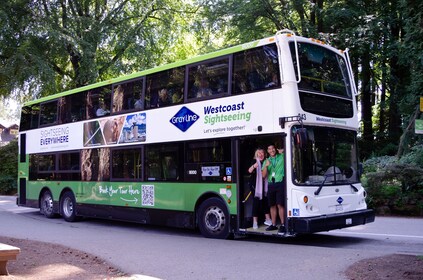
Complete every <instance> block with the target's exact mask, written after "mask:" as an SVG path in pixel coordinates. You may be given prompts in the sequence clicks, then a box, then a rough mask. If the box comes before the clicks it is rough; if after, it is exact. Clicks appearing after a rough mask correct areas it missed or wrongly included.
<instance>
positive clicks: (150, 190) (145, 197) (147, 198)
mask: <svg viewBox="0 0 423 280" xmlns="http://www.w3.org/2000/svg"><path fill="white" fill-rule="evenodd" d="M141 189H142V194H141V205H143V206H154V186H153V185H142V187H141Z"/></svg>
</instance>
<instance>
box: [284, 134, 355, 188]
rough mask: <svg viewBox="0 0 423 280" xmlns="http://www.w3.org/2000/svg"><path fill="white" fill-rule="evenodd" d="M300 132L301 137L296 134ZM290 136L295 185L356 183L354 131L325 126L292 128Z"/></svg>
mask: <svg viewBox="0 0 423 280" xmlns="http://www.w3.org/2000/svg"><path fill="white" fill-rule="evenodd" d="M300 133H301V134H302V137H299V134H300ZM291 135H292V140H293V143H294V145H293V159H292V160H293V171H294V174H293V175H294V182H295V183H296V184H304V185H316V184H322V183H323V182H324V184H325V185H336V184H346V183H347V184H352V183H358V173H357V170H358V160H357V159H358V157H357V143H356V140H355V139H356V132H354V131H346V130H341V129H334V128H324V127H305V129H304V128H302V129H301V128H300V127H293V128H292V131H291ZM299 139H301V140H299Z"/></svg>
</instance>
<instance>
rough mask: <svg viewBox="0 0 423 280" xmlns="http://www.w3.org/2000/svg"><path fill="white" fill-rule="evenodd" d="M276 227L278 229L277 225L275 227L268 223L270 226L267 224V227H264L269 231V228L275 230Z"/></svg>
mask: <svg viewBox="0 0 423 280" xmlns="http://www.w3.org/2000/svg"><path fill="white" fill-rule="evenodd" d="M277 229H278V227H277V226H274V225H270V226H268V227H267V228H266V231H270V230H277Z"/></svg>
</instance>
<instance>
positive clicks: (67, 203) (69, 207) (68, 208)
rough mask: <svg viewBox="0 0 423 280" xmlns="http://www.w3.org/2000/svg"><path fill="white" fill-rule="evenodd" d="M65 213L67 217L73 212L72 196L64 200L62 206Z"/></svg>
mask: <svg viewBox="0 0 423 280" xmlns="http://www.w3.org/2000/svg"><path fill="white" fill-rule="evenodd" d="M62 207H63V208H62V210H63V214H64V215H65V216H66V217H70V216H72V214H73V201H72V199H71V198H70V197H66V198H65V199H64V200H63V206H62Z"/></svg>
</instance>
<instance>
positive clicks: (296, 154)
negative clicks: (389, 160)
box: [17, 30, 374, 238]
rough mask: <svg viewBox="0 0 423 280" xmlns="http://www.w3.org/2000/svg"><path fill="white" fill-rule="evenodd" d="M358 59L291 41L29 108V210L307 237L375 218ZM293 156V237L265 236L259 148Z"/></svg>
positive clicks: (24, 158) (230, 51) (23, 181)
mask: <svg viewBox="0 0 423 280" xmlns="http://www.w3.org/2000/svg"><path fill="white" fill-rule="evenodd" d="M355 96H356V88H355V84H354V79H353V75H352V70H351V66H350V61H349V58H348V52H347V51H340V50H338V49H335V48H333V47H330V46H328V45H325V44H324V43H323V42H320V41H318V40H314V39H309V38H303V37H299V36H296V35H295V34H294V33H293V32H292V31H289V30H284V31H280V32H278V33H277V34H276V35H275V36H273V37H269V38H265V39H261V40H257V41H253V42H250V43H246V44H242V45H239V46H234V47H230V48H227V49H224V50H221V51H217V52H213V53H210V54H206V55H202V56H198V57H195V58H192V59H188V60H185V61H181V62H177V63H172V64H168V65H164V66H160V67H156V68H154V69H149V70H145V71H141V72H137V73H134V74H131V75H128V76H123V77H118V78H115V79H111V80H107V81H103V82H99V83H96V84H92V85H88V86H84V87H81V88H77V89H73V90H69V91H66V92H62V93H57V94H54V95H51V96H48V97H44V98H40V99H38V100H35V101H31V102H28V103H26V104H24V106H23V108H22V116H21V123H20V133H19V178H18V198H17V204H18V205H20V206H26V207H34V208H40V212H41V213H42V214H44V215H45V216H46V217H48V218H52V217H55V216H58V215H60V216H62V217H63V218H64V219H65V220H66V221H69V222H73V221H76V220H78V219H79V218H81V217H96V218H104V219H114V220H122V221H132V222H138V223H144V224H153V225H166V226H174V227H180V228H193V229H195V228H197V229H199V230H200V232H201V233H202V234H203V235H204V236H206V237H211V238H227V237H230V236H233V235H247V234H267V235H275V236H295V235H296V234H305V233H313V232H319V231H328V230H333V229H340V228H345V227H350V226H355V225H362V224H366V223H369V222H373V221H374V213H373V211H372V210H371V209H367V205H366V191H365V190H364V189H363V187H362V185H361V183H360V181H359V175H360V174H359V173H360V172H359V171H360V169H359V160H358V152H357V130H358V117H357V105H356V100H355ZM270 143H272V144H274V145H275V146H276V147H277V148H284V149H285V153H284V154H283V157H284V164H285V166H284V168H285V176H284V179H283V183H284V185H285V187H286V194H285V200H284V201H285V211H284V220H285V225H286V227H285V231H282V232H280V231H265V226H264V225H260V226H259V227H258V228H254V227H253V225H252V224H253V219H252V213H251V212H252V210H251V208H252V199H251V198H250V189H249V186H248V181H249V173H248V169H249V167H250V166H251V161H252V159H253V156H254V151H255V149H256V148H258V147H263V148H266V147H267V145H269V144H270Z"/></svg>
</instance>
